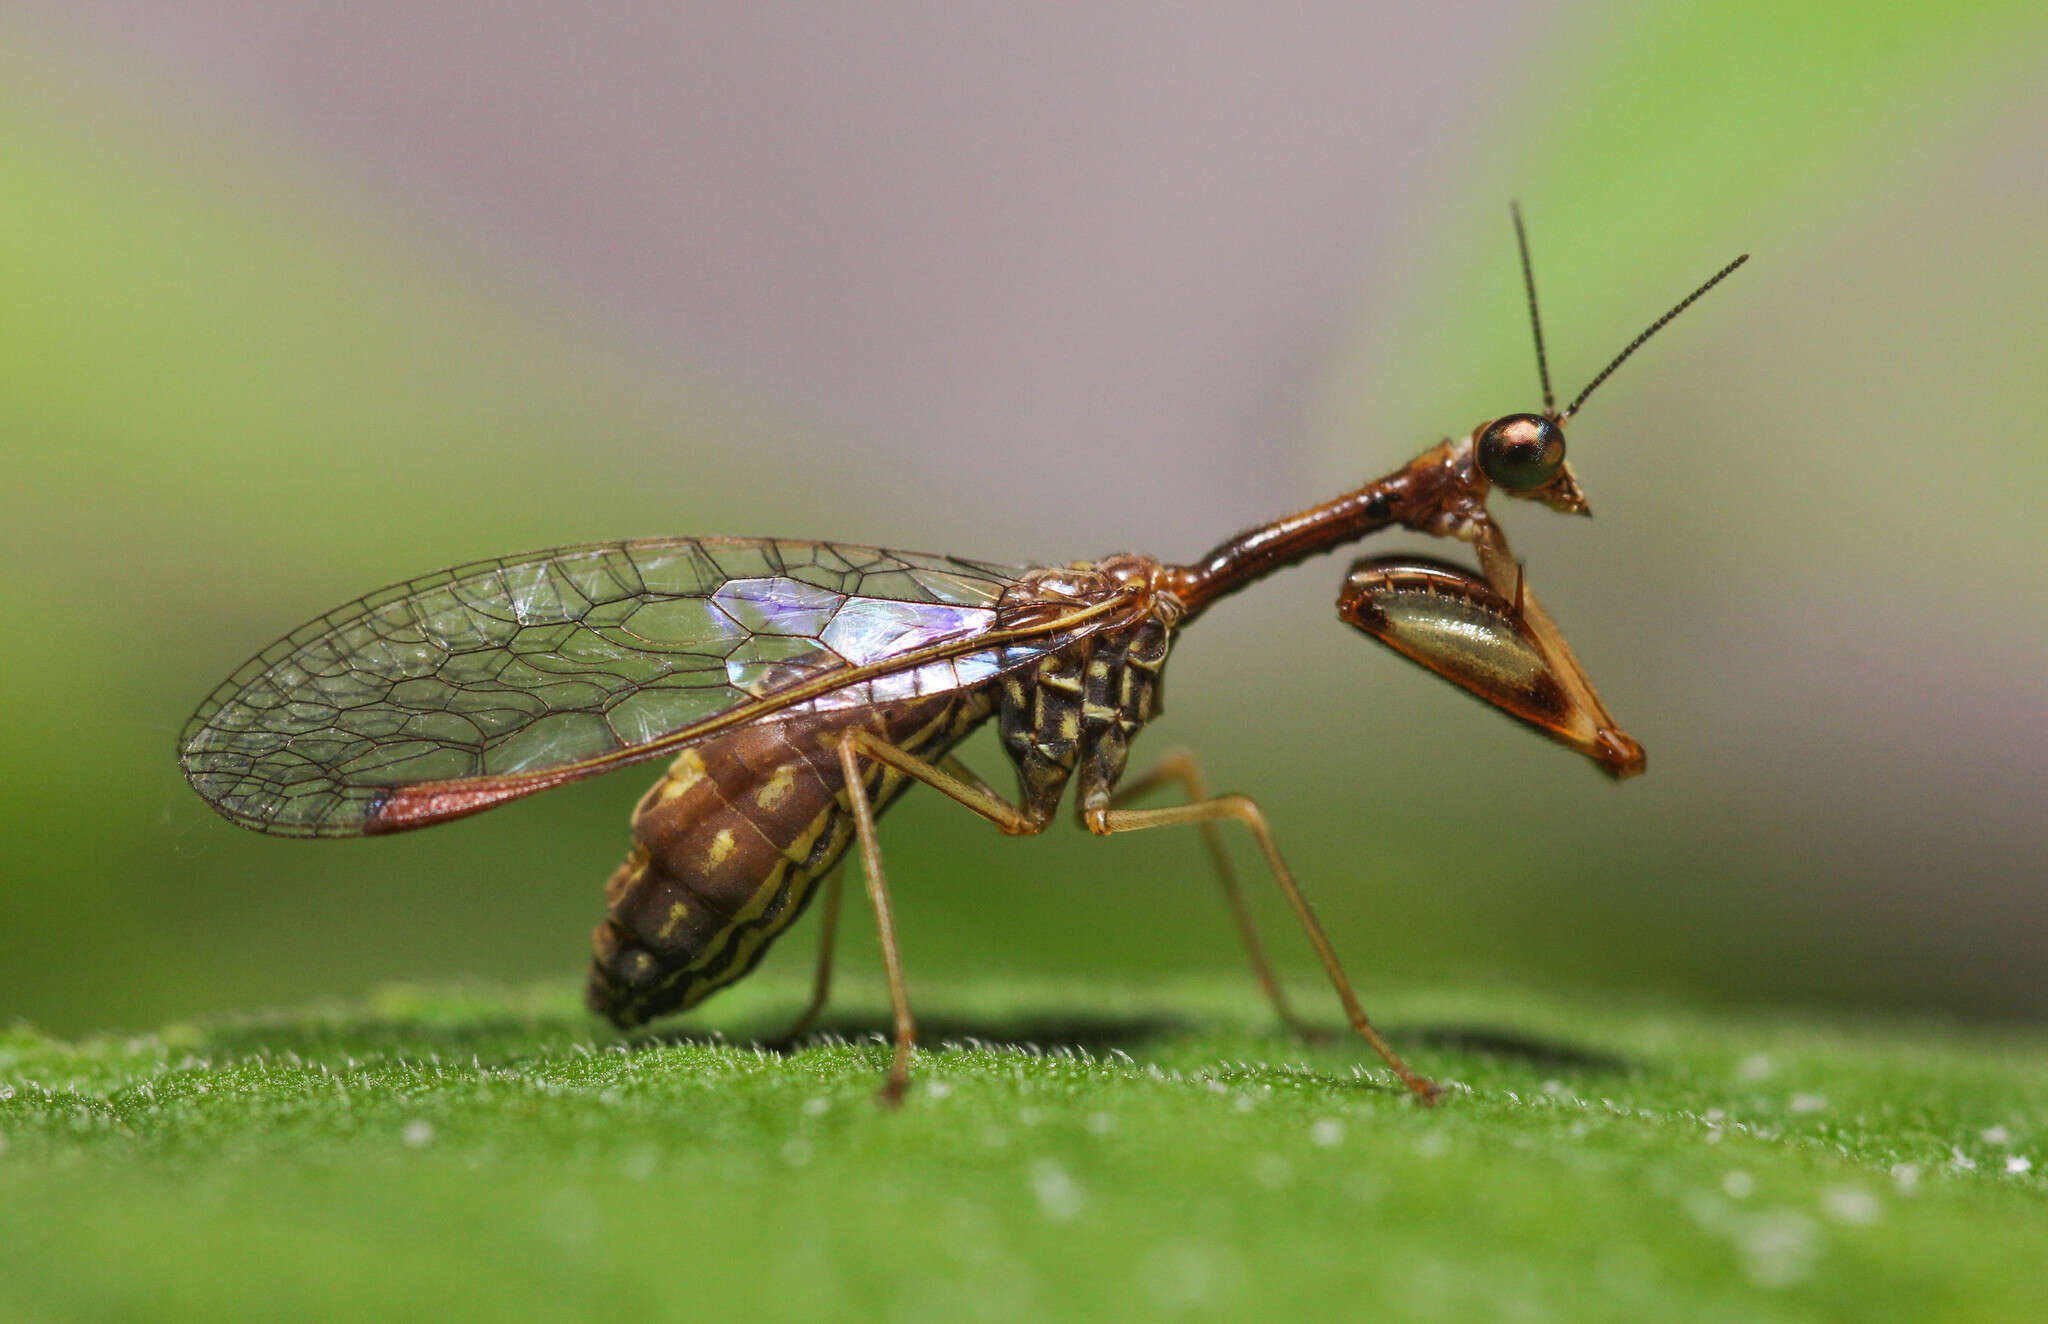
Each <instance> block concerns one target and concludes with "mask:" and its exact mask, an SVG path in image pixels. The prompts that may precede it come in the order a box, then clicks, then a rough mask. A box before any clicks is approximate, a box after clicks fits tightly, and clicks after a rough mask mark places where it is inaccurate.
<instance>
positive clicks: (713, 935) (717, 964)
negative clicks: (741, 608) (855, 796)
mask: <svg viewBox="0 0 2048 1324" xmlns="http://www.w3.org/2000/svg"><path fill="white" fill-rule="evenodd" d="M988 713H989V701H988V699H987V698H986V697H985V696H983V695H981V694H979V693H975V692H967V693H956V694H951V695H946V696H943V697H939V698H933V699H926V700H922V701H917V702H912V703H904V704H898V705H893V706H891V707H888V708H881V709H875V708H866V709H861V708H852V709H845V710H840V711H836V712H829V713H823V714H806V715H803V716H799V717H793V718H790V719H788V720H785V721H781V722H761V723H755V724H753V725H749V726H743V727H740V728H738V729H736V730H734V731H731V732H728V733H726V734H725V735H721V736H717V737H714V738H712V739H710V740H707V741H705V742H704V743H702V744H699V745H693V746H691V747H690V748H688V749H686V750H684V751H683V752H682V754H681V755H680V756H678V757H677V759H676V761H675V763H674V764H673V765H671V766H670V768H669V770H668V773H667V775H666V776H664V777H663V778H662V779H661V780H660V781H658V782H656V783H655V784H654V786H653V787H652V788H651V789H649V791H648V792H647V794H646V795H645V796H644V797H642V798H641V801H640V804H639V807H638V808H636V809H635V810H634V811H633V849H632V851H631V852H630V853H628V854H627V856H626V859H625V862H624V863H623V864H621V865H620V866H619V867H618V869H617V870H616V871H615V872H614V873H613V874H612V877H611V881H610V882H609V883H607V884H606V885H605V902H606V906H607V918H606V919H605V922H604V923H602V924H600V925H598V926H597V931H596V932H595V933H594V934H592V936H591V945H592V948H593V955H592V958H591V963H590V987H589V992H588V1000H589V1002H590V1006H591V1009H592V1010H593V1011H596V1012H598V1013H599V1014H601V1015H604V1016H606V1017H609V1018H610V1019H611V1020H612V1021H613V1022H614V1023H615V1024H618V1025H621V1026H629V1025H638V1024H640V1023H641V1022H643V1021H646V1020H650V1019H652V1018H654V1017H656V1016H660V1015H663V1014H665V1013H667V1012H671V1011H681V1010H684V1009H686V1008H688V1007H692V1006H694V1005H696V1004H697V1003H698V1002H701V1001H703V1000H704V998H706V997H707V996H709V995H710V994H711V993H713V992H715V991H716V990H717V989H719V988H722V987H724V986H725V985H726V984H729V983H731V982H732V981H733V980H735V979H738V978H740V977H741V976H742V975H744V974H746V973H747V972H748V971H749V970H752V969H753V968H754V966H755V964H756V963H757V962H758V961H759V960H760V959H761V957H762V955H763V954H764V953H765V952H766V951H767V950H768V945H769V944H770V943H771V942H773V941H774V940H775V938H776V937H777V936H779V935H780V934H781V932H782V931H783V930H784V929H785V928H787V927H788V926H789V925H790V924H791V923H792V922H794V921H795V919H796V917H797V916H798V915H799V914H801V913H802V912H803V908H804V906H805V905H806V904H807V903H808V902H809V901H810V899H811V894H812V892H813V891H814V890H815V884H816V883H817V881H818V880H819V879H820V878H822V877H824V876H825V874H826V873H827V872H828V871H829V870H830V869H831V868H832V866H833V865H834V864H836V863H838V861H839V857H840V856H841V855H842V854H843V853H844V852H845V850H846V847H847V845H848V844H849V843H850V842H851V841H852V839H853V821H852V818H851V815H850V814H849V813H848V811H847V809H846V806H845V804H844V801H843V795H844V792H845V779H844V778H843V776H842V775H841V773H840V768H839V753H838V748H837V743H838V739H839V736H840V735H841V734H842V733H843V732H845V731H847V730H849V729H851V728H852V727H854V726H857V725H866V726H867V727H868V728H869V729H871V730H873V731H874V732H875V733H876V734H878V735H880V736H882V737H883V738H884V739H886V740H888V741H890V742H891V743H893V744H896V745H898V746H900V747H902V748H904V749H906V750H909V751H910V752H912V753H915V754H917V755H919V756H920V757H922V758H927V759H930V758H936V757H938V756H939V755H940V754H941V753H943V752H944V751H945V750H947V749H949V748H951V747H952V746H953V745H954V744H956V743H957V742H958V741H959V740H960V739H961V738H962V737H964V736H966V735H967V733H968V732H969V731H971V730H973V729H974V727H975V726H976V725H978V724H979V723H980V722H981V721H983V720H984V719H985V718H986V717H987V716H988ZM904 784H905V782H904V778H903V777H902V776H901V774H899V773H896V772H893V771H891V770H889V769H883V768H875V769H871V770H870V771H869V773H868V777H867V785H868V788H869V794H870V797H871V798H872V800H873V802H874V806H875V809H876V812H877V813H879V812H880V811H881V810H882V809H883V808H884V807H885V806H886V805H887V804H888V803H889V802H890V801H891V800H893V799H894V798H895V797H896V795H897V794H898V793H899V792H900V791H902V789H903V787H904Z"/></svg>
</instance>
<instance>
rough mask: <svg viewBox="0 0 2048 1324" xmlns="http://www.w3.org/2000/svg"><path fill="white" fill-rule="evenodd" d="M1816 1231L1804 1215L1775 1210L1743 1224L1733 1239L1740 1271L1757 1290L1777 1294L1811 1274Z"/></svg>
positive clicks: (1817, 1240) (1816, 1246) (1817, 1237)
mask: <svg viewBox="0 0 2048 1324" xmlns="http://www.w3.org/2000/svg"><path fill="white" fill-rule="evenodd" d="M1819 1240H1820V1236H1819V1229H1818V1228H1817V1227H1816V1226H1815V1224H1814V1221H1813V1220H1812V1219H1810V1218H1808V1217H1806V1216H1805V1215H1804V1214H1797V1213H1793V1212H1792V1211H1790V1210H1775V1211H1773V1212H1771V1213H1768V1214H1759V1215H1757V1216H1756V1217H1754V1218H1751V1219H1746V1220H1744V1223H1743V1225H1742V1228H1741V1230H1740V1232H1738V1233H1737V1236H1736V1243H1735V1244H1736V1248H1737V1249H1738V1250H1739V1251H1740V1252H1741V1253H1742V1271H1743V1273H1745V1274H1746V1275H1748V1277H1749V1280H1750V1281H1751V1282H1753V1283H1755V1284H1756V1285H1757V1286H1758V1287H1768V1288H1771V1289H1773V1290H1781V1289H1783V1288H1787V1287H1791V1286H1793V1285H1794V1284H1796V1283H1799V1282H1801V1281H1803V1280H1804V1279H1805V1278H1806V1276H1807V1275H1808V1274H1809V1273H1811V1272H1812V1271H1813V1257H1814V1252H1815V1250H1816V1249H1818V1243H1819Z"/></svg>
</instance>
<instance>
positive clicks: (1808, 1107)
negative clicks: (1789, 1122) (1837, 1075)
mask: <svg viewBox="0 0 2048 1324" xmlns="http://www.w3.org/2000/svg"><path fill="white" fill-rule="evenodd" d="M1827 1106H1828V1096H1827V1095H1825V1094H1795V1095H1793V1096H1792V1103H1791V1108H1792V1111H1793V1112H1795V1113H1817V1112H1819V1111H1821V1110H1822V1109H1824V1108H1826V1107H1827Z"/></svg>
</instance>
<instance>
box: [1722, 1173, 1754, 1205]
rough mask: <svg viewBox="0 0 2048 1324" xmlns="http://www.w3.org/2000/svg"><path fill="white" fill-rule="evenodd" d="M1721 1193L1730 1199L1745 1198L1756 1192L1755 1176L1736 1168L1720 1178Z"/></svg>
mask: <svg viewBox="0 0 2048 1324" xmlns="http://www.w3.org/2000/svg"><path fill="white" fill-rule="evenodd" d="M1721 1193H1722V1194H1723V1195H1726V1196H1727V1197H1728V1198H1729V1199H1731V1200H1747V1199H1748V1198H1749V1197H1750V1196H1752V1195H1754V1194H1756V1178H1754V1177H1752V1176H1750V1175H1749V1174H1748V1173H1746V1172H1742V1171H1740V1170H1737V1171H1735V1172H1731V1173H1729V1174H1728V1175H1727V1176H1725V1177H1723V1178H1721Z"/></svg>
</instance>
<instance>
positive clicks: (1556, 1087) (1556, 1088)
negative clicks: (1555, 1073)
mask: <svg viewBox="0 0 2048 1324" xmlns="http://www.w3.org/2000/svg"><path fill="white" fill-rule="evenodd" d="M1543 1092H1544V1093H1545V1094H1562V1093H1564V1082H1563V1081H1561V1080H1546V1081H1544V1082H1543Z"/></svg>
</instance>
